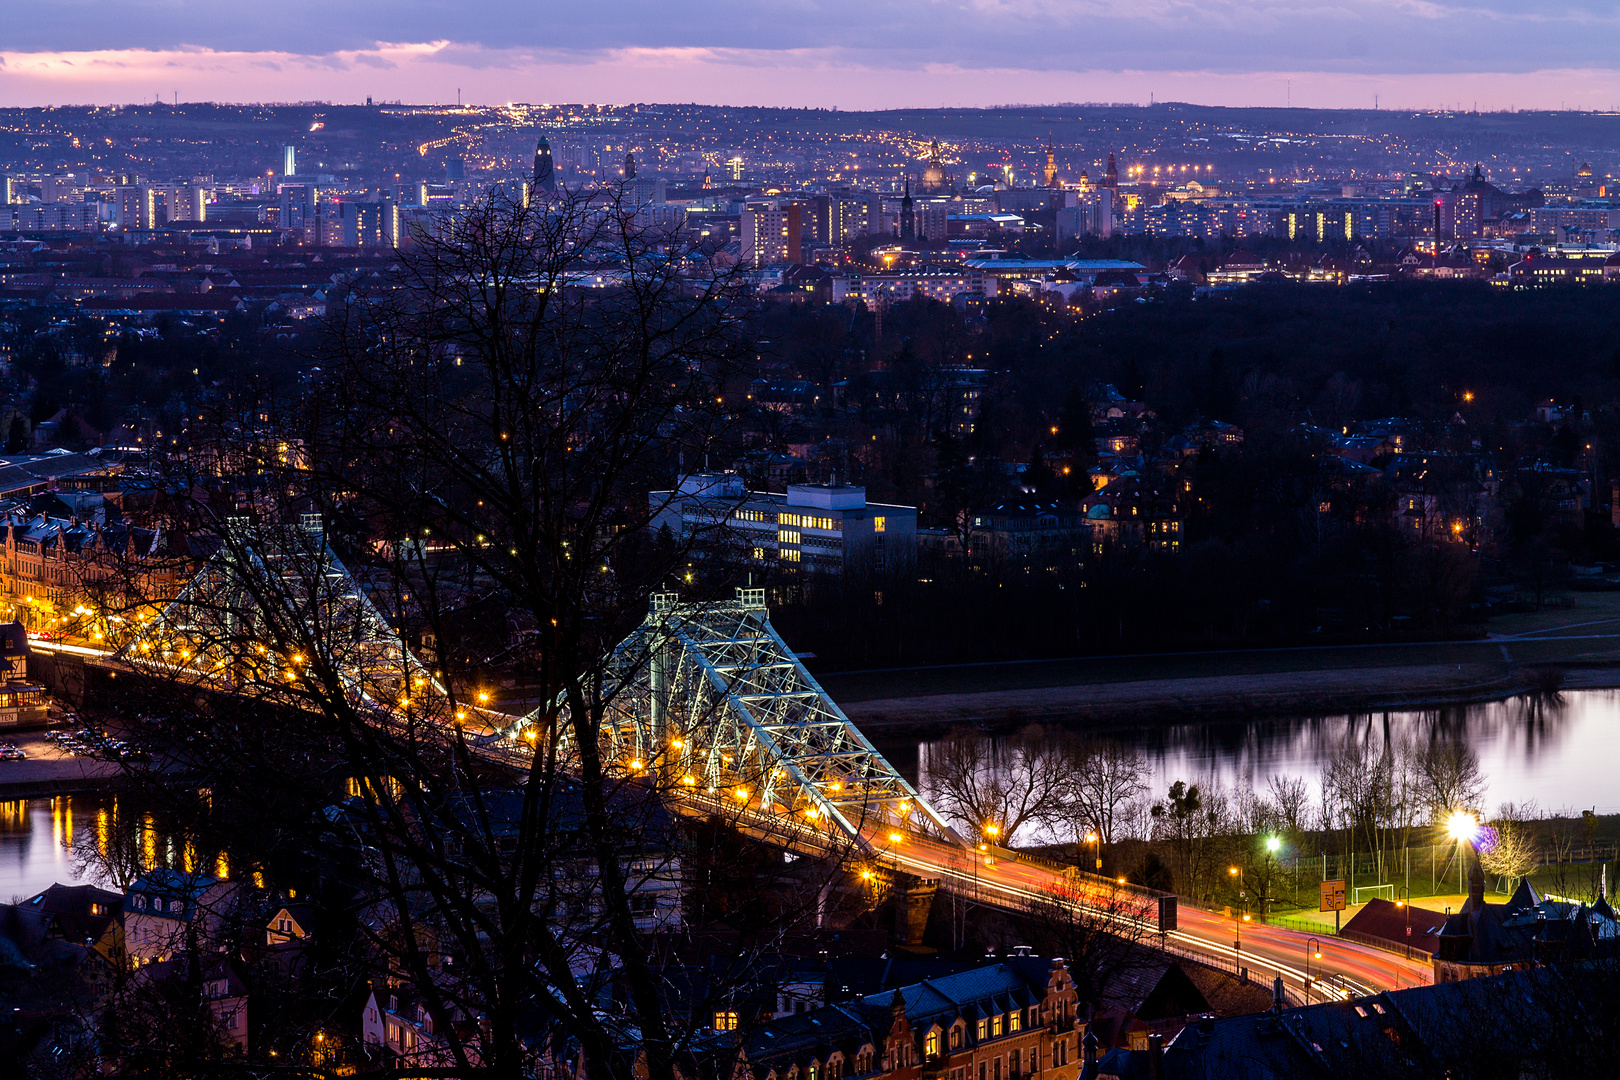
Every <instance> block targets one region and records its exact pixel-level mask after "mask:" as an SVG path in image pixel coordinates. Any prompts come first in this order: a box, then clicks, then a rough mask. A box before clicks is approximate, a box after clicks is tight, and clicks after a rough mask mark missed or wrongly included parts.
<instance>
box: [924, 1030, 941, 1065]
mask: <svg viewBox="0 0 1620 1080" xmlns="http://www.w3.org/2000/svg"><path fill="white" fill-rule="evenodd" d="M923 1053H925V1054H927V1055H928V1056H929V1057H931V1058H935V1057H939V1030H938V1029H937V1028H936V1029H934V1030H933V1031H930V1032H929V1033H928V1034H927V1036H925V1037H924V1039H923Z"/></svg>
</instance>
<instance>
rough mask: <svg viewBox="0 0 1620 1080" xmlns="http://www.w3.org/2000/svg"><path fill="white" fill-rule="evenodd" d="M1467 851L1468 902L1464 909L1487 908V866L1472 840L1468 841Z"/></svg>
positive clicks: (1479, 909) (1476, 909) (1478, 909)
mask: <svg viewBox="0 0 1620 1080" xmlns="http://www.w3.org/2000/svg"><path fill="white" fill-rule="evenodd" d="M1466 846H1467V851H1466V853H1465V855H1464V858H1466V859H1467V860H1468V902H1467V903H1466V904H1464V905H1463V906H1462V910H1463V911H1465V912H1467V911H1484V910H1485V867H1484V866H1483V865H1481V863H1480V861H1479V849H1478V848H1476V847H1475V846H1474V842H1473V841H1472V840H1470V841H1467V845H1466Z"/></svg>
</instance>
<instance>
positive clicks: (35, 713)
mask: <svg viewBox="0 0 1620 1080" xmlns="http://www.w3.org/2000/svg"><path fill="white" fill-rule="evenodd" d="M28 656H29V649H28V630H27V628H26V627H24V626H23V624H22V623H20V622H10V623H5V624H3V625H0V728H7V727H16V726H18V725H22V724H43V723H44V722H45V721H46V719H47V718H48V717H49V713H50V707H49V704H48V701H47V697H46V693H45V687H43V686H41V685H39V684H38V683H35V682H30V681H29V678H28Z"/></svg>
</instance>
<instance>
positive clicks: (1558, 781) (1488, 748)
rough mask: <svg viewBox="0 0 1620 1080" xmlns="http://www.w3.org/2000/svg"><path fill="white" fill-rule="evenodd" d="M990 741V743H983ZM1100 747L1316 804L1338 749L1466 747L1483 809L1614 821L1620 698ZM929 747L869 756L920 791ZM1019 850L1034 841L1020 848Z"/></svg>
mask: <svg viewBox="0 0 1620 1080" xmlns="http://www.w3.org/2000/svg"><path fill="white" fill-rule="evenodd" d="M986 737H987V738H989V736H986ZM1109 737H1111V738H1114V739H1117V740H1119V741H1121V742H1124V743H1126V744H1127V745H1130V746H1134V747H1135V748H1137V749H1138V750H1140V751H1141V752H1142V753H1143V755H1144V756H1145V757H1146V758H1147V761H1148V765H1149V769H1150V772H1151V778H1150V780H1149V782H1148V787H1149V791H1150V792H1151V793H1152V794H1153V795H1154V796H1161V797H1162V796H1163V794H1164V793H1165V792H1166V790H1167V789H1168V788H1169V787H1170V785H1171V784H1172V783H1174V782H1175V781H1177V780H1185V781H1187V782H1188V783H1195V782H1196V783H1203V784H1205V785H1206V786H1207V785H1208V784H1209V783H1210V782H1211V781H1213V782H1215V783H1217V784H1219V785H1220V786H1221V787H1223V788H1225V789H1228V790H1231V789H1235V788H1245V787H1248V788H1253V789H1255V790H1257V791H1264V790H1265V788H1266V785H1267V782H1268V781H1269V780H1270V778H1271V777H1273V776H1293V777H1300V778H1302V779H1304V780H1305V781H1306V783H1307V784H1308V785H1309V786H1310V788H1311V790H1312V793H1313V798H1318V797H1319V796H1320V793H1321V792H1320V777H1321V771H1322V765H1323V762H1324V761H1325V760H1326V759H1327V758H1328V757H1329V755H1330V754H1331V753H1332V752H1333V750H1334V749H1335V748H1336V747H1339V746H1341V745H1343V743H1344V742H1345V740H1347V739H1353V740H1357V741H1360V742H1363V743H1366V744H1369V745H1370V746H1371V747H1373V748H1375V749H1376V748H1381V747H1383V746H1384V745H1386V744H1387V743H1389V742H1390V741H1391V740H1393V741H1395V742H1396V743H1397V745H1398V744H1401V743H1408V742H1411V741H1414V740H1419V741H1422V740H1451V741H1457V742H1463V743H1466V744H1467V745H1469V746H1471V747H1473V749H1474V751H1475V753H1477V754H1478V755H1479V761H1480V769H1481V772H1482V773H1483V774H1484V777H1485V779H1486V783H1487V785H1488V786H1487V789H1486V797H1485V807H1486V808H1487V809H1488V810H1494V809H1495V808H1496V807H1497V806H1499V805H1500V804H1501V803H1504V802H1513V803H1523V802H1526V801H1530V800H1534V801H1535V803H1536V804H1537V805H1538V806H1539V807H1540V808H1541V809H1542V810H1543V811H1548V812H1553V811H1559V810H1574V811H1577V812H1578V811H1579V810H1581V809H1594V808H1595V809H1596V810H1597V812H1598V813H1599V814H1614V813H1620V775H1617V762H1620V691H1615V690H1579V691H1571V692H1568V693H1563V694H1557V695H1552V696H1551V697H1546V696H1536V697H1531V696H1525V697H1516V698H1510V699H1508V700H1506V701H1494V702H1488V703H1484V704H1478V705H1467V706H1455V707H1451V708H1444V709H1424V710H1416V711H1409V712H1384V713H1374V714H1371V715H1356V716H1345V715H1342V714H1341V715H1336V716H1334V715H1330V716H1320V717H1258V718H1255V719H1252V720H1238V721H1219V722H1216V721H1206V722H1199V723H1193V724H1171V725H1142V726H1141V727H1137V728H1130V729H1125V730H1116V731H1113V732H1110V733H1109ZM928 745H929V744H928V743H927V742H922V743H917V742H910V743H904V744H894V745H890V744H887V743H885V744H882V745H881V746H880V747H879V748H880V749H881V750H882V751H883V752H884V754H885V755H887V756H889V758H890V760H891V761H893V762H894V764H895V766H896V767H897V768H899V769H900V771H901V772H903V773H905V774H906V775H907V777H908V778H910V779H912V780H913V781H916V782H919V786H920V787H921V789H922V791H923V794H924V795H925V796H926V795H927V792H928V786H929V782H928V775H927V760H928ZM1030 839H1034V837H1031V838H1030Z"/></svg>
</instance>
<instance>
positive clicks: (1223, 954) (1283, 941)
mask: <svg viewBox="0 0 1620 1080" xmlns="http://www.w3.org/2000/svg"><path fill="white" fill-rule="evenodd" d="M33 644H34V645H35V647H37V648H41V649H42V650H45V651H50V652H61V653H70V654H77V655H80V656H84V657H86V658H93V659H104V658H106V657H107V652H106V651H105V650H103V649H98V648H94V647H86V646H82V645H77V644H71V643H68V642H49V643H47V642H35V643H33ZM688 798H689V799H690V802H691V808H692V810H694V811H697V812H707V810H709V809H712V808H709V807H706V806H705V803H706V801H707V799H706V797H705V796H702V795H699V794H698V793H696V792H693V793H689V795H688ZM733 812H735V808H733ZM743 814H744V815H745V816H746V815H748V814H749V811H743ZM738 824H742V822H741V821H739V822H738ZM760 824H761V825H762V826H763V827H765V828H766V829H767V830H768V831H770V832H771V833H774V834H775V835H776V836H777V838H778V839H779V840H785V841H789V842H790V843H796V844H802V845H804V846H806V847H822V846H826V844H827V842H828V841H829V839H830V837H829V836H828V835H827V834H826V833H823V832H822V830H821V829H819V828H815V827H811V826H808V825H806V824H805V823H804V822H799V821H795V822H794V823H793V826H792V827H791V828H792V831H793V832H796V833H799V834H801V835H799V836H798V837H797V838H796V839H790V838H789V837H787V836H784V835H783V834H782V832H781V829H782V826H783V824H784V822H783V821H782V819H781V818H780V817H777V816H774V815H768V816H762V818H761V821H760ZM900 835H901V834H897V833H886V832H881V833H880V832H872V833H869V834H866V835H863V837H862V839H863V841H864V843H865V846H866V848H867V850H868V851H869V852H871V853H873V854H874V855H876V857H877V858H878V859H879V860H880V861H883V862H886V863H889V864H891V865H893V866H895V867H896V868H897V869H900V870H903V871H905V872H907V873H910V874H914V875H917V876H919V877H924V878H931V879H936V880H941V881H945V882H950V883H953V884H954V885H955V886H956V888H957V889H959V890H965V891H970V892H971V893H972V894H973V895H976V896H977V898H978V899H979V901H980V902H983V903H987V904H991V905H996V906H1004V907H1009V908H1023V907H1025V906H1026V905H1027V904H1028V903H1029V902H1031V901H1050V900H1051V899H1053V898H1054V896H1056V897H1059V898H1062V899H1063V900H1064V901H1065V902H1070V903H1078V904H1079V905H1080V906H1081V907H1084V908H1087V909H1090V910H1094V911H1102V912H1105V913H1107V912H1110V911H1111V912H1113V913H1114V914H1113V915H1111V916H1110V917H1119V912H1120V908H1119V906H1118V905H1117V904H1114V903H1111V902H1110V901H1109V900H1108V899H1107V898H1104V897H1101V896H1099V897H1097V898H1096V899H1095V902H1088V901H1087V895H1086V890H1087V889H1096V888H1097V886H1096V885H1094V884H1093V885H1081V886H1079V887H1078V888H1077V886H1076V881H1075V879H1073V878H1070V877H1066V876H1065V875H1063V874H1062V873H1060V872H1058V871H1055V870H1053V869H1050V868H1048V867H1045V866H1041V865H1039V864H1035V863H1029V862H1021V861H1017V860H1014V859H1009V858H1006V857H996V856H994V855H979V854H975V853H973V852H969V851H967V850H965V849H964V848H962V847H961V846H959V845H956V844H952V843H949V842H944V841H939V840H935V839H932V838H929V837H925V836H922V835H919V834H916V833H906V834H904V836H903V837H902V838H901V839H900V840H899V841H898V842H896V841H895V840H894V839H893V837H895V836H900ZM1093 880H1095V879H1093ZM1177 923H1178V926H1177V929H1176V930H1174V931H1172V932H1171V933H1170V934H1169V935H1168V940H1167V941H1166V942H1165V944H1166V945H1167V947H1170V948H1172V949H1178V950H1182V951H1186V952H1190V953H1192V954H1194V955H1196V956H1197V957H1199V958H1200V959H1203V960H1206V961H1209V962H1212V963H1214V964H1216V965H1217V966H1221V967H1230V968H1232V969H1233V970H1236V969H1237V968H1239V967H1246V968H1248V969H1249V973H1250V977H1251V978H1254V979H1256V980H1262V981H1264V982H1266V983H1269V982H1270V981H1271V980H1272V979H1274V978H1275V977H1276V976H1278V975H1281V976H1282V978H1283V982H1284V985H1285V986H1286V987H1287V988H1288V989H1289V990H1290V991H1292V992H1293V994H1294V995H1295V996H1296V997H1298V998H1299V999H1301V1000H1303V999H1305V997H1306V996H1307V995H1306V980H1307V977H1308V978H1309V980H1310V994H1309V998H1310V999H1311V1000H1320V999H1321V998H1322V997H1324V996H1327V995H1330V994H1335V993H1336V994H1337V995H1338V996H1341V997H1342V996H1344V995H1345V994H1346V993H1348V994H1352V995H1360V994H1365V993H1370V992H1374V991H1379V990H1394V989H1400V988H1402V987H1406V986H1414V985H1423V984H1427V983H1428V982H1430V981H1431V975H1430V968H1429V965H1428V964H1427V963H1426V962H1423V961H1417V960H1414V961H1408V960H1406V959H1405V958H1404V957H1402V956H1399V955H1397V954H1395V953H1390V952H1385V951H1383V950H1381V949H1376V948H1373V947H1371V946H1366V945H1361V944H1359V943H1356V942H1349V941H1345V940H1343V939H1340V938H1335V937H1333V936H1332V935H1331V934H1324V935H1322V936H1321V937H1319V938H1316V939H1313V938H1311V937H1310V936H1309V935H1307V934H1303V933H1300V932H1298V931H1293V930H1286V929H1282V928H1280V927H1275V926H1265V925H1262V924H1259V923H1246V924H1243V927H1242V931H1241V937H1242V947H1241V949H1239V948H1238V947H1237V940H1238V934H1237V932H1236V931H1237V927H1236V925H1235V923H1234V920H1232V919H1230V918H1226V917H1223V916H1220V915H1218V914H1215V913H1212V912H1207V911H1201V910H1198V909H1196V908H1189V907H1181V908H1180V909H1179V911H1178V918H1177ZM1155 925H1156V923H1155ZM1312 940H1316V941H1318V942H1320V948H1321V954H1322V955H1321V957H1320V958H1317V957H1316V956H1315V955H1314V949H1312V948H1311V946H1310V944H1309V943H1310V942H1311V941H1312ZM1240 957H1241V959H1240ZM1307 962H1308V963H1309V965H1310V968H1309V972H1308V974H1307V970H1306V964H1307Z"/></svg>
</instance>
